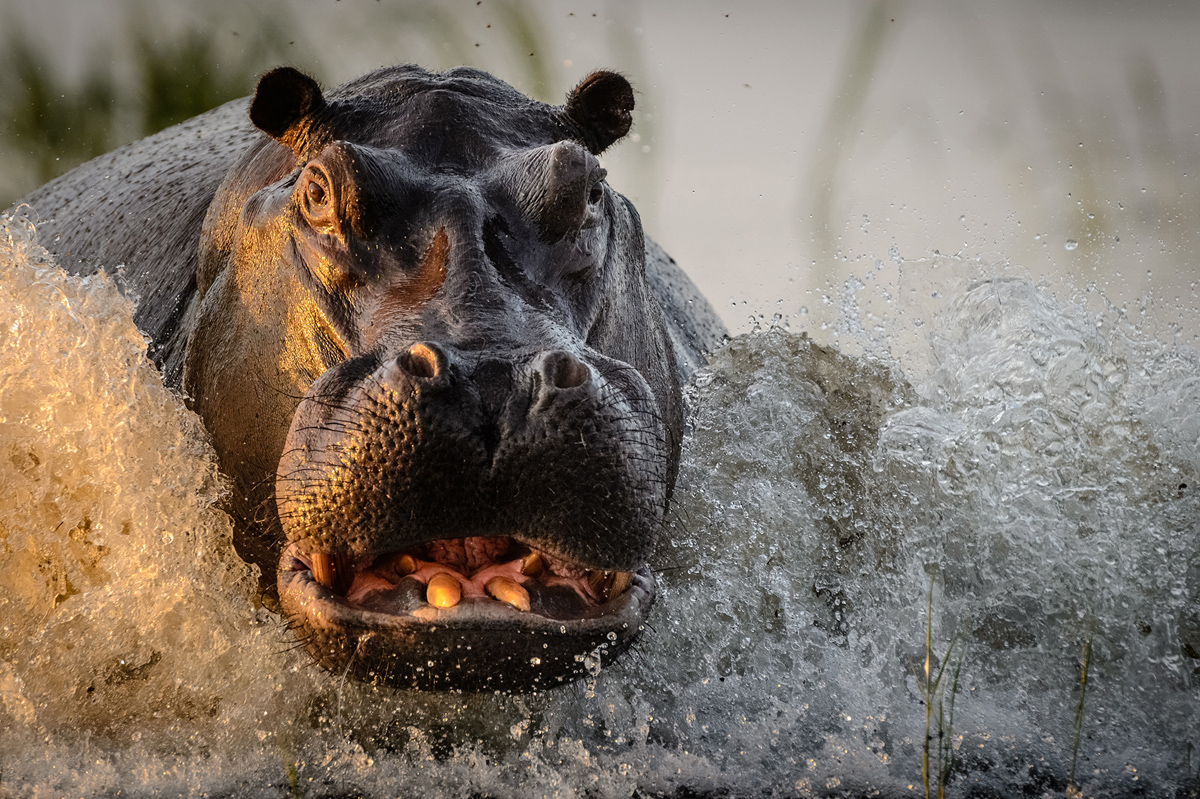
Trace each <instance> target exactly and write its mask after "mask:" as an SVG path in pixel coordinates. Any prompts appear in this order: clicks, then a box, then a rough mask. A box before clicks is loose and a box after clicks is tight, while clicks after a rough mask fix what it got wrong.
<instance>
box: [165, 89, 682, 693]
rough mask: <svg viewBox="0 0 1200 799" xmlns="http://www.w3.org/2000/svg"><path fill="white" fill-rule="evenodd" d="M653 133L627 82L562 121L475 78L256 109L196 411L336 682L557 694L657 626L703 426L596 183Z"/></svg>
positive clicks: (213, 300)
mask: <svg viewBox="0 0 1200 799" xmlns="http://www.w3.org/2000/svg"><path fill="white" fill-rule="evenodd" d="M632 107H633V92H632V90H631V88H630V86H629V84H628V82H627V81H626V80H625V79H624V78H622V77H621V76H619V75H616V74H613V73H608V72H598V73H596V74H593V75H592V76H590V77H589V78H587V79H585V80H584V81H583V82H582V83H580V85H579V86H578V87H576V88H575V89H574V90H573V91H572V92H571V93H570V95H569V96H568V97H567V101H566V103H565V105H563V106H551V105H546V104H543V103H539V102H535V101H532V100H530V99H528V98H526V97H525V96H523V95H522V94H520V93H519V92H517V91H516V90H515V89H513V88H512V87H510V86H508V85H507V84H505V83H503V82H501V81H499V80H497V79H495V78H493V77H491V76H489V75H487V74H485V73H483V72H480V71H477V70H474V69H468V68H459V69H454V70H450V71H448V72H445V73H441V74H430V73H427V72H425V71H423V70H421V69H419V68H416V67H411V66H410V67H397V68H390V69H384V70H380V71H377V72H374V73H372V74H370V75H367V76H365V77H363V78H360V79H358V80H355V81H353V82H351V83H349V84H346V85H344V86H342V87H340V88H338V89H336V90H333V91H331V92H329V93H328V94H324V95H323V94H322V92H321V90H320V88H319V87H318V86H317V84H316V83H315V82H313V81H312V80H311V79H310V78H308V77H306V76H305V75H303V74H301V73H299V72H297V71H295V70H292V69H288V68H281V69H277V70H275V71H273V72H270V73H268V74H267V75H266V76H264V77H263V78H262V80H261V82H260V83H259V86H258V89H257V92H256V94H255V96H254V98H253V101H252V103H251V106H250V118H251V121H252V122H253V123H254V124H255V125H256V126H257V127H258V128H259V129H261V130H262V131H263V132H265V133H266V134H267V136H264V137H262V140H261V141H260V142H258V143H257V144H255V145H254V146H252V147H251V148H250V149H249V151H248V152H247V153H246V154H245V155H244V156H243V157H242V159H241V161H240V162H239V163H238V164H237V165H236V166H235V167H234V168H233V169H232V170H231V171H230V172H229V175H228V177H227V178H226V179H225V181H224V183H223V184H222V186H221V188H220V190H219V191H218V193H217V196H216V199H215V200H214V202H213V204H212V205H211V207H210V208H209V211H208V215H207V217H206V219H205V223H204V229H203V234H202V240H201V255H200V265H199V269H198V271H197V288H198V291H199V292H200V295H201V301H200V305H199V310H198V315H197V318H196V327H195V331H194V333H193V335H192V337H191V340H190V341H189V343H188V349H187V355H186V359H185V364H184V388H185V391H186V393H187V394H188V395H189V396H190V397H191V402H192V405H193V407H194V409H195V410H196V411H197V412H199V413H200V414H201V415H202V416H203V417H204V418H205V421H206V424H207V426H208V429H209V431H210V433H211V435H212V437H213V441H214V443H215V446H216V449H217V452H218V456H219V457H220V460H221V463H222V466H223V468H224V470H225V471H226V473H227V474H228V475H229V476H230V477H231V478H232V481H233V496H232V497H231V501H230V504H231V510H232V513H233V515H234V516H235V521H236V522H237V527H238V534H237V541H236V543H237V546H238V548H239V551H240V552H241V553H242V554H243V556H244V557H246V558H247V559H248V560H251V561H253V562H255V563H257V564H259V566H260V567H261V568H262V569H263V573H264V574H265V575H268V576H269V575H272V574H274V575H276V576H277V585H278V595H279V603H280V606H281V607H282V609H283V611H284V612H285V613H286V615H287V617H288V619H289V621H290V623H291V625H292V626H293V627H294V628H295V630H296V631H297V633H298V634H299V636H300V638H302V639H303V641H304V642H305V645H306V647H307V648H308V650H309V652H310V653H311V654H312V656H313V657H314V658H315V659H316V660H317V661H318V662H320V663H321V664H322V665H324V666H325V667H327V668H329V669H331V670H337V671H338V672H339V673H349V674H351V675H353V676H356V677H358V678H360V679H367V680H376V681H380V682H385V683H388V684H392V685H396V686H417V687H425V688H455V689H467V690H493V689H494V690H511V689H534V688H539V687H552V686H554V685H557V684H559V683H560V682H562V681H564V680H568V679H570V678H571V677H573V676H576V675H578V674H579V673H581V672H582V671H583V670H584V663H585V660H589V659H591V660H592V662H594V657H596V656H599V657H601V658H602V659H609V658H611V657H613V656H615V655H616V654H617V653H619V652H620V651H621V650H622V649H623V648H625V647H626V646H627V645H628V644H629V643H630V642H631V640H632V639H633V638H634V637H635V636H636V635H637V633H638V631H639V629H640V627H641V626H642V624H643V622H644V619H645V615H646V613H647V611H648V609H649V607H650V604H651V602H652V600H653V596H654V580H653V577H652V575H651V573H650V571H649V569H648V566H647V562H648V559H649V558H650V556H651V553H652V551H653V548H654V545H655V538H656V536H657V535H658V532H659V529H660V527H661V526H662V524H663V518H664V513H665V512H666V509H667V504H668V501H669V499H670V495H671V489H672V485H673V483H674V480H675V474H676V470H677V466H678V458H679V431H680V428H681V423H680V417H681V403H680V391H679V381H678V376H677V371H676V366H675V359H674V355H673V353H672V348H671V344H670V340H669V338H668V335H667V333H666V332H665V329H664V321H663V318H662V311H661V309H660V308H659V306H658V305H657V304H656V303H655V301H654V299H653V295H652V292H651V290H650V288H649V286H648V284H647V278H646V271H645V240H644V238H643V234H642V230H641V226H640V223H639V220H638V214H637V211H636V210H635V209H634V208H633V206H632V205H631V204H630V203H629V201H628V200H626V199H625V198H624V197H622V196H621V195H620V194H618V193H617V192H615V191H614V190H613V189H612V188H611V187H610V186H609V185H608V183H607V182H606V181H605V171H604V169H603V168H602V167H601V166H600V164H599V162H598V161H597V159H596V156H597V155H598V154H599V153H600V152H601V151H603V150H604V149H605V148H606V147H608V146H609V145H610V144H612V143H613V142H614V141H615V140H617V139H619V138H621V137H622V136H624V135H625V133H626V132H627V131H628V130H629V127H630V111H631V109H632ZM589 656H591V657H590V658H589Z"/></svg>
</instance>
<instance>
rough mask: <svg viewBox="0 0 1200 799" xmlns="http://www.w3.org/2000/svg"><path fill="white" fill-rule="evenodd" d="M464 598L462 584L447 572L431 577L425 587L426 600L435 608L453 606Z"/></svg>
mask: <svg viewBox="0 0 1200 799" xmlns="http://www.w3.org/2000/svg"><path fill="white" fill-rule="evenodd" d="M460 599H462V586H461V585H460V584H459V582H458V580H455V579H454V578H453V577H451V576H450V575H449V574H446V572H440V573H438V574H435V575H433V576H432V577H430V578H429V585H428V586H426V588H425V601H426V602H428V603H429V604H431V605H433V606H434V607H435V608H452V607H454V606H455V605H457V604H458V601H459V600H460Z"/></svg>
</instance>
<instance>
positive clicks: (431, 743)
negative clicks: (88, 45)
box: [0, 218, 1200, 797]
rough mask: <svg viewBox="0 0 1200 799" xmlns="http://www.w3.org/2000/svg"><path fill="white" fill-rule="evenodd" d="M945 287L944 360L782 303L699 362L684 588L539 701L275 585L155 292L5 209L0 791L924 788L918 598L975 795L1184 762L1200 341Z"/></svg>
mask: <svg viewBox="0 0 1200 799" xmlns="http://www.w3.org/2000/svg"><path fill="white" fill-rule="evenodd" d="M934 266H935V265H920V264H904V265H899V266H897V268H898V269H902V270H904V269H907V270H912V271H910V273H909V274H908V275H907V276H906V279H907V280H908V281H910V282H913V281H916V282H920V281H921V279H922V276H921V274H919V273H918V272H919V270H921V269H925V268H930V269H932V268H934ZM977 277H978V276H977ZM851 288H853V287H851ZM851 294H853V291H852V292H851ZM943 295H944V297H945V301H944V306H943V308H942V310H941V311H939V312H937V313H933V314H931V315H928V316H927V317H925V318H922V319H920V320H916V321H914V320H912V319H908V320H906V321H903V322H901V321H895V326H896V328H897V329H898V330H899V329H901V328H903V329H905V330H907V331H908V333H912V334H914V335H915V334H918V333H919V339H920V342H921V345H920V347H921V348H922V349H921V351H919V352H918V351H917V349H918V348H917V347H916V346H915V345H914V347H913V348H912V349H913V351H912V352H908V353H906V354H895V355H877V356H876V357H874V358H868V357H852V356H849V355H842V354H839V353H837V352H834V351H832V350H827V349H824V348H822V347H820V346H817V345H816V344H814V343H813V342H812V341H810V340H808V339H806V338H804V337H800V336H796V335H793V334H790V333H787V332H784V331H781V330H769V331H764V332H758V333H753V334H749V335H746V336H739V337H738V338H736V339H735V340H734V341H733V342H732V343H731V344H730V345H729V346H727V347H726V348H725V349H723V350H722V351H721V352H719V353H718V354H717V355H716V357H715V358H714V362H713V365H712V367H711V368H710V369H708V370H706V371H704V372H702V373H701V374H699V375H698V376H697V378H696V379H695V381H694V383H693V385H692V386H691V387H690V388H689V394H690V400H691V404H692V408H693V416H692V419H691V422H690V428H691V430H690V437H689V440H688V443H687V446H686V451H685V459H684V464H683V467H682V471H681V474H680V484H679V489H678V491H677V493H676V506H675V511H676V512H675V514H674V515H675V519H674V521H673V522H672V528H673V529H672V535H671V536H670V541H669V543H667V544H665V545H664V546H663V547H662V550H661V551H660V552H659V554H658V556H657V560H656V565H657V566H658V567H659V568H660V569H661V570H662V572H661V581H662V584H663V591H662V595H661V599H660V602H659V604H658V606H657V608H656V610H655V613H654V615H653V617H652V619H651V624H652V627H653V629H652V630H651V631H650V632H649V634H648V635H646V636H645V638H644V639H643V641H642V643H641V644H640V645H639V647H638V648H637V649H636V650H635V651H634V652H632V653H631V654H630V655H629V656H628V657H626V658H625V659H624V660H623V661H622V662H621V663H619V664H618V665H616V666H614V667H612V668H610V669H607V670H604V671H603V672H599V673H597V674H596V675H594V676H593V678H592V679H590V680H588V681H585V682H584V683H581V684H579V685H576V686H573V687H571V688H568V689H565V690H562V691H559V692H556V693H553V694H550V695H541V696H519V697H496V696H454V695H450V696H438V695H422V694H414V693H406V692H400V693H396V692H392V691H389V690H380V689H375V688H372V687H370V686H363V685H359V684H354V683H346V682H344V681H343V680H342V679H340V676H339V675H330V674H326V673H323V672H320V671H318V670H316V669H314V668H313V667H311V666H309V665H307V663H306V661H305V659H304V658H303V656H302V655H301V654H300V653H298V652H296V651H294V649H293V648H292V642H291V641H290V640H289V636H288V634H287V633H286V630H284V629H283V627H282V624H281V623H280V622H279V621H278V619H276V618H275V617H273V616H272V615H271V614H270V613H268V612H267V611H265V610H264V609H262V608H256V607H254V605H253V602H252V599H251V597H252V596H253V591H252V586H253V585H254V579H253V575H252V574H251V573H250V569H249V568H248V567H246V566H244V565H242V564H241V563H240V562H239V561H237V560H236V558H235V557H234V556H233V555H232V552H231V548H230V546H229V521H228V519H227V518H226V517H225V516H224V515H223V514H222V513H221V512H220V511H219V510H217V509H215V507H214V503H215V502H217V501H218V499H219V497H220V494H221V491H222V483H221V480H220V478H219V476H218V474H217V472H216V470H215V467H214V459H213V455H212V452H211V449H210V448H209V446H208V444H207V442H206V440H205V436H204V433H203V430H202V428H201V426H200V424H199V422H198V420H197V419H196V417H195V416H193V415H192V414H190V413H189V412H187V411H186V410H185V409H184V408H183V407H182V405H181V403H180V402H179V401H178V399H177V398H176V397H175V396H173V395H172V394H170V393H169V392H167V391H166V390H164V389H163V387H162V385H161V382H160V381H159V379H158V375H157V374H156V372H155V371H154V369H153V367H152V366H151V365H150V364H149V363H148V362H147V361H146V359H145V355H144V349H145V347H144V343H143V341H142V339H141V337H140V335H139V334H138V332H137V331H136V329H135V328H134V326H133V324H132V322H131V305H130V303H129V302H128V301H127V300H125V299H124V298H122V297H121V296H120V295H119V293H118V292H117V291H116V289H115V288H114V286H113V284H112V283H111V281H109V280H108V279H106V278H103V277H96V278H89V279H82V280H81V279H78V278H72V277H67V276H65V275H63V274H61V273H59V272H58V271H57V270H55V269H54V268H53V265H52V264H51V263H50V262H49V260H48V258H47V257H46V255H45V253H44V251H42V250H40V249H39V248H38V247H37V246H36V245H35V243H34V241H33V230H32V228H31V226H29V225H28V223H27V222H26V221H25V220H23V219H20V218H18V219H15V220H10V219H6V220H5V222H4V228H3V232H2V234H0V330H3V331H4V337H3V338H2V339H0V353H2V354H0V485H3V486H4V489H3V492H2V493H0V573H2V574H3V575H4V578H3V580H0V742H2V744H0V794H3V793H4V792H9V793H11V794H12V795H15V796H27V795H60V794H66V793H72V794H76V793H78V794H91V795H94V794H104V793H106V792H116V791H117V790H118V789H120V790H121V792H122V795H134V796H138V795H147V796H148V795H156V794H160V793H163V792H165V791H166V790H167V789H171V790H173V791H179V790H186V791H190V792H194V793H201V792H203V793H208V794H210V795H211V794H216V795H238V796H293V795H301V794H304V795H308V796H318V795H330V794H345V793H351V792H355V791H361V792H364V793H366V794H370V795H375V794H382V793H388V792H391V793H395V792H396V791H398V790H403V791H404V792H405V794H406V795H418V794H420V793H424V794H426V795H430V796H464V795H468V794H470V793H472V792H478V793H482V794H485V795H495V796H536V795H557V796H589V797H590V796H599V797H608V796H613V797H625V796H630V795H631V794H632V793H633V792H634V791H635V790H636V791H638V792H639V793H640V794H641V795H646V794H651V795H653V794H659V793H665V794H671V793H676V792H678V791H680V789H683V788H688V789H692V790H694V791H698V792H701V793H705V792H713V793H721V792H722V791H725V790H730V791H732V792H733V793H734V794H735V795H765V794H771V795H805V794H808V793H813V794H818V793H823V792H826V791H832V792H838V791H849V792H852V793H853V792H856V791H859V790H862V789H864V788H868V787H870V788H877V789H879V790H881V791H882V792H883V793H884V794H893V795H913V792H912V790H916V791H921V790H922V785H921V757H922V748H923V747H922V744H923V740H924V738H925V735H926V715H925V709H924V707H923V705H922V701H923V690H922V681H923V680H924V668H925V659H926V654H927V650H926V631H927V623H929V624H930V626H929V633H930V651H931V652H932V656H933V657H932V659H931V667H932V669H933V670H935V671H936V670H937V669H939V668H940V667H941V665H942V663H941V661H942V660H943V659H946V660H947V661H948V664H947V672H948V673H949V671H950V670H952V669H958V672H957V673H958V684H957V690H956V691H953V690H951V684H950V682H949V679H947V681H946V683H945V684H944V686H943V698H944V700H945V703H946V706H947V707H948V703H949V701H950V698H951V696H953V698H954V701H955V704H954V713H953V718H952V720H950V719H949V718H948V717H947V716H946V715H943V718H942V731H943V732H944V733H946V735H945V737H943V739H942V740H943V742H944V743H946V744H947V745H948V750H949V751H953V753H954V763H953V766H952V767H951V768H950V769H949V774H948V782H949V786H950V792H951V795H955V794H964V793H966V792H968V790H969V788H970V787H971V786H977V787H979V786H990V787H991V788H994V789H996V790H997V791H1000V792H1002V793H1010V792H1012V791H1014V790H1023V791H1029V792H1032V793H1036V794H1040V793H1042V792H1044V791H1051V792H1061V791H1063V790H1065V789H1066V787H1067V777H1068V775H1069V773H1070V770H1071V764H1072V760H1073V759H1076V760H1077V766H1076V768H1075V774H1076V779H1075V783H1076V785H1077V786H1079V787H1081V788H1082V789H1083V791H1084V793H1085V794H1088V795H1092V794H1095V795H1112V796H1118V795H1124V794H1126V793H1128V792H1130V791H1132V790H1135V789H1137V788H1139V787H1141V788H1146V789H1148V790H1152V791H1154V792H1156V793H1163V792H1170V791H1172V790H1181V791H1186V790H1188V789H1195V788H1196V786H1197V784H1198V782H1197V780H1198V777H1197V754H1196V753H1197V751H1198V747H1200V723H1198V722H1197V721H1196V720H1197V719H1198V718H1200V696H1198V694H1197V689H1196V679H1197V668H1198V667H1200V660H1198V659H1200V601H1198V595H1200V553H1198V552H1197V551H1196V541H1197V540H1200V539H1198V537H1197V533H1198V530H1197V525H1198V524H1200V499H1198V498H1197V497H1198V492H1197V483H1198V480H1200V475H1198V474H1197V472H1198V470H1200V410H1198V409H1200V355H1197V353H1196V352H1194V351H1192V350H1189V349H1186V348H1181V347H1173V346H1168V345H1164V344H1160V343H1157V342H1155V341H1153V340H1148V339H1145V338H1143V337H1142V336H1140V335H1139V334H1138V332H1137V331H1136V330H1134V329H1133V328H1131V327H1130V326H1129V325H1128V324H1126V323H1124V322H1123V321H1122V320H1121V319H1120V318H1118V317H1117V315H1115V314H1114V313H1111V312H1109V311H1107V310H1104V309H1101V310H1099V311H1094V310H1088V308H1086V307H1085V306H1084V305H1080V304H1077V303H1075V302H1073V301H1064V300H1057V299H1055V298H1054V297H1053V296H1052V295H1051V294H1050V293H1049V292H1047V291H1046V290H1044V289H1042V288H1039V287H1037V286H1035V285H1033V284H1031V283H1030V282H1029V281H1027V280H1022V279H1014V278H1008V277H1004V276H1001V275H999V273H997V274H996V275H994V276H992V278H991V279H986V280H977V281H976V282H973V283H972V282H970V281H968V280H961V281H958V282H957V283H956V284H955V285H954V286H949V287H945V290H944V291H943ZM876 311H877V312H878V311H879V309H876ZM842 315H843V318H842V329H843V333H842V339H843V342H842V343H843V346H845V345H846V344H847V343H848V342H847V339H848V338H850V337H851V335H852V331H855V330H857V331H860V332H859V333H857V334H853V335H857V336H858V338H856V339H854V341H855V342H856V343H857V346H858V347H859V348H861V349H864V350H868V351H874V352H876V353H878V352H880V351H881V349H880V347H879V346H878V344H879V341H882V340H883V338H880V339H879V340H878V341H877V340H876V339H873V338H872V336H877V335H878V334H876V333H874V332H872V330H873V327H872V325H870V324H864V320H863V319H861V318H859V316H860V315H861V314H860V312H859V311H858V309H857V306H856V305H855V304H854V303H853V302H848V303H846V304H844V306H843V311H842ZM892 323H893V322H891V321H887V320H884V322H883V326H884V328H885V329H887V328H889V326H890V325H891V324H892ZM926 362H927V363H926ZM931 584H932V586H933V595H932V619H931V620H929V619H927V617H926V599H927V596H928V592H929V590H930V586H931ZM956 635H957V636H958V639H957V640H958V643H957V645H956V647H955V649H954V651H953V653H952V655H951V657H950V658H948V659H947V658H946V657H945V656H946V653H947V650H948V648H949V645H950V641H951V640H952V639H954V637H955V636H956ZM1089 643H1090V655H1089V656H1088V657H1087V661H1088V667H1089V674H1088V687H1087V694H1086V697H1085V700H1086V701H1085V702H1084V705H1083V711H1082V714H1081V715H1079V714H1077V709H1078V707H1079V684H1080V670H1081V667H1082V666H1083V652H1084V646H1085V644H1089ZM960 664H961V665H960ZM1077 718H1078V721H1079V725H1080V735H1079V739H1078V745H1076V739H1075V735H1074V730H1075V725H1076V721H1077ZM947 728H948V729H947ZM931 732H932V734H933V735H934V736H935V739H936V736H937V732H938V722H937V713H936V712H935V713H934V714H933V722H932V727H931ZM933 751H935V752H936V744H935V748H934V750H933ZM935 765H936V764H935ZM934 771H935V777H934V779H935V780H936V769H934ZM514 786H520V787H514ZM909 786H912V790H910V787H909Z"/></svg>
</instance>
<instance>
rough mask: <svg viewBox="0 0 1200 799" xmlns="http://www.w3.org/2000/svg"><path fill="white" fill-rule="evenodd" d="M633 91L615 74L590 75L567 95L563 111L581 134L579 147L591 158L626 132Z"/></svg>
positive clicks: (628, 125) (629, 123)
mask: <svg viewBox="0 0 1200 799" xmlns="http://www.w3.org/2000/svg"><path fill="white" fill-rule="evenodd" d="M632 110H633V87H632V86H630V85H629V81H627V80H625V78H624V76H622V75H618V74H617V73H615V72H605V71H600V72H593V73H592V74H591V75H588V76H587V77H586V78H584V79H583V80H582V81H580V83H579V85H578V86H576V87H575V88H574V89H573V90H572V91H571V93H570V94H568V95H567V104H566V107H565V108H564V109H563V112H564V113H565V114H566V116H567V118H568V119H569V120H570V121H571V122H573V123H574V124H575V127H577V128H578V129H579V131H580V133H581V134H582V136H581V137H580V143H581V144H583V145H584V146H585V147H587V148H588V150H590V151H591V152H592V154H593V155H599V154H600V153H602V152H604V151H605V150H606V149H608V146H609V145H610V144H612V143H613V142H615V141H616V140H617V139H620V138H621V137H622V136H624V135H625V134H626V133H628V132H629V128H630V126H631V125H633V117H632V116H631V115H630V113H629V112H630V111H632Z"/></svg>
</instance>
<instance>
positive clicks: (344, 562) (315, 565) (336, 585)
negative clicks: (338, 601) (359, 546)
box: [312, 552, 353, 593]
mask: <svg viewBox="0 0 1200 799" xmlns="http://www.w3.org/2000/svg"><path fill="white" fill-rule="evenodd" d="M312 576H313V579H314V580H316V581H317V582H318V583H320V584H321V585H323V586H325V587H326V588H329V589H331V590H333V591H336V592H338V593H341V592H343V591H345V590H346V589H347V588H348V587H349V584H350V582H351V581H352V578H353V574H352V573H351V570H350V563H349V560H348V559H347V558H346V556H345V555H326V554H325V553H323V552H314V553H313V554H312Z"/></svg>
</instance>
